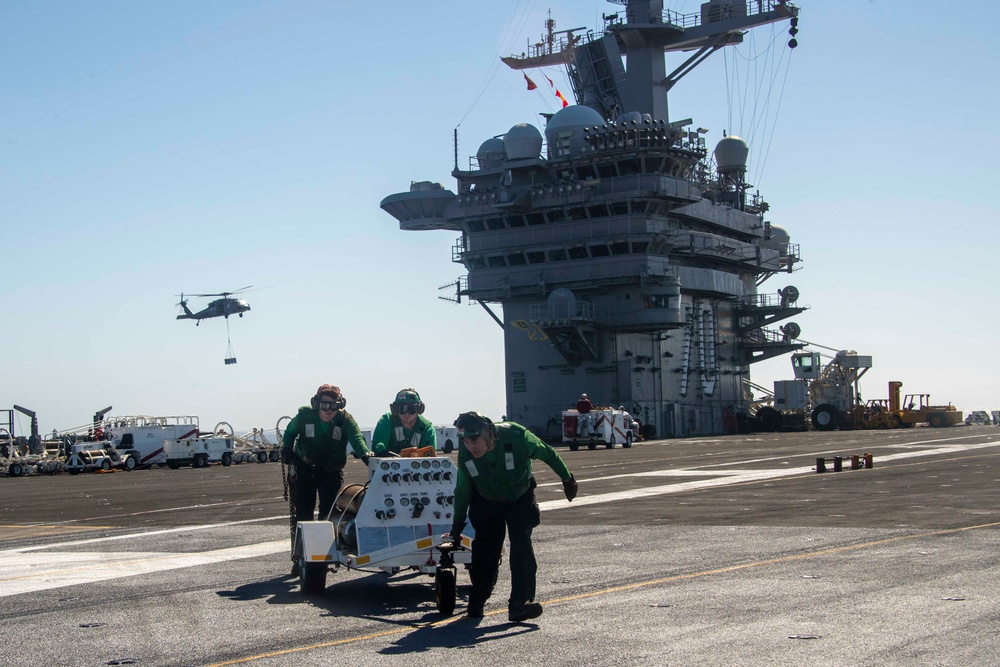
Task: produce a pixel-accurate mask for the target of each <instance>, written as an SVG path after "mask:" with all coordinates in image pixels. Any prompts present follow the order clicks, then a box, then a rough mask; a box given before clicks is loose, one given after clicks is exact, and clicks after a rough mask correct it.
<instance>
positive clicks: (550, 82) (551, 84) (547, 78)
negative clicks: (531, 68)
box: [542, 72, 556, 88]
mask: <svg viewBox="0 0 1000 667" xmlns="http://www.w3.org/2000/svg"><path fill="white" fill-rule="evenodd" d="M542 76H544V77H545V80H546V81H548V82H549V86H550V87H551V88H555V87H556V84H554V83H552V79H550V78H549V77H548V75H546V74H545V72H542Z"/></svg>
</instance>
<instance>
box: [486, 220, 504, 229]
mask: <svg viewBox="0 0 1000 667" xmlns="http://www.w3.org/2000/svg"><path fill="white" fill-rule="evenodd" d="M486 228H487V229H489V230H491V231H492V230H497V229H503V219H502V218H490V219H489V220H487V221H486Z"/></svg>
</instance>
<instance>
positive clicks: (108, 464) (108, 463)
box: [101, 459, 111, 472]
mask: <svg viewBox="0 0 1000 667" xmlns="http://www.w3.org/2000/svg"><path fill="white" fill-rule="evenodd" d="M101 470H103V471H104V472H107V471H109V470H111V461H109V460H107V459H104V460H103V461H101Z"/></svg>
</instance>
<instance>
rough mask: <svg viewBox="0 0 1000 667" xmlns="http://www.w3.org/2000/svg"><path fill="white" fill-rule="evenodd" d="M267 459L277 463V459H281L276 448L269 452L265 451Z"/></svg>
mask: <svg viewBox="0 0 1000 667" xmlns="http://www.w3.org/2000/svg"><path fill="white" fill-rule="evenodd" d="M267 460H268V461H270V462H271V463H277V462H278V461H280V460H281V452H279V451H278V450H276V449H272V450H271V451H270V452H268V453H267Z"/></svg>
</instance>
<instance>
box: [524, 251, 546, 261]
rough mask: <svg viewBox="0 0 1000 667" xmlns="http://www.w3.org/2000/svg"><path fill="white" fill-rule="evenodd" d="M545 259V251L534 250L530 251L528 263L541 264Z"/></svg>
mask: <svg viewBox="0 0 1000 667" xmlns="http://www.w3.org/2000/svg"><path fill="white" fill-rule="evenodd" d="M544 261H545V253H544V252H540V251H534V252H529V253H528V264H541V263H542V262H544Z"/></svg>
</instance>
